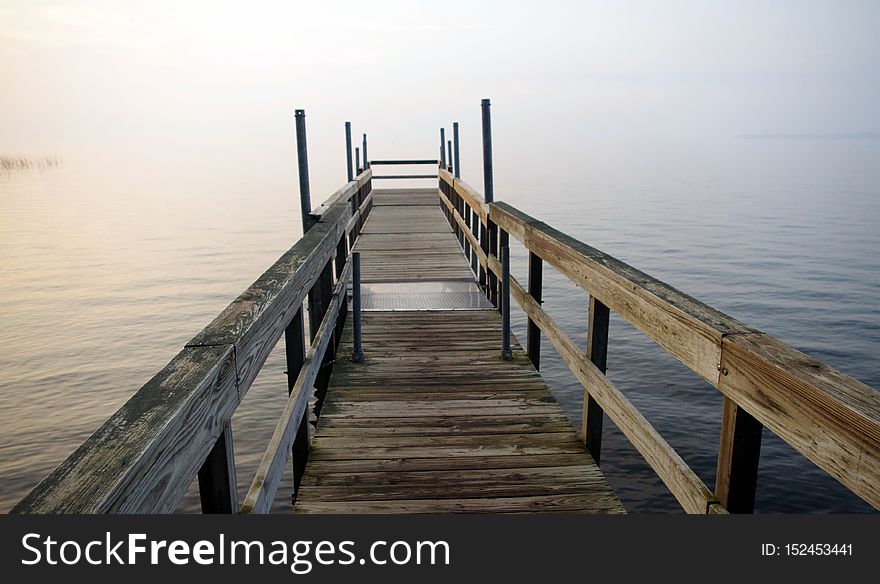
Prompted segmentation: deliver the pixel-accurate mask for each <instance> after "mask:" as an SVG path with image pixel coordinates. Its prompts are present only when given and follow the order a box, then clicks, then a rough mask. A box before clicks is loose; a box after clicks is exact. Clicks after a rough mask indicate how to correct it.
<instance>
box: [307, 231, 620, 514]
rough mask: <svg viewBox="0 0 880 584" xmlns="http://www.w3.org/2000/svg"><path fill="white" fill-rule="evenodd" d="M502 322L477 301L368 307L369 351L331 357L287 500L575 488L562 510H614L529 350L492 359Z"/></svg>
mask: <svg viewBox="0 0 880 584" xmlns="http://www.w3.org/2000/svg"><path fill="white" fill-rule="evenodd" d="M441 220H442V219H441ZM499 326H500V315H499V314H498V313H497V312H495V311H485V310H484V311H474V312H430V313H405V312H386V313H381V312H367V313H365V314H364V344H365V346H368V347H375V350H373V351H371V352H369V353H368V354H367V359H366V361H365V362H364V363H361V364H354V363H351V362H349V361H346V360H340V361H338V362H337V363H336V365H335V367H334V373H333V376H332V378H331V386H330V389H329V390H328V394H327V402H326V403H325V405H324V409H323V411H322V415H321V417H320V419H319V423H318V428H317V431H316V435H315V439H314V441H313V444H312V452H311V455H310V457H309V464H308V466H307V468H306V475H305V477H304V479H303V483H302V485H303V487H302V490H301V491H300V494H299V495H298V496H297V500H296V505H295V511H298V512H315V511H318V510H321V511H323V512H339V511H346V512H367V513H368V512H374V511H377V510H379V509H388V510H391V511H393V512H408V511H412V512H424V511H427V510H429V509H434V510H435V512H438V513H439V512H444V510H447V509H449V508H450V506H451V501H453V500H455V501H467V503H466V504H465V507H466V508H468V509H471V510H473V511H497V510H525V509H528V510H531V511H553V510H559V509H558V508H557V505H556V503H557V501H560V499H555V498H554V497H558V496H563V495H572V496H573V497H575V498H574V499H565V501H566V503H565V505H564V507H565V509H567V510H570V511H580V512H588V511H589V512H622V511H623V508H622V507H621V506H620V504H619V502H618V501H617V499H616V497H615V496H614V494H613V492H612V491H611V489H610V487H609V486H608V484H607V482H606V481H605V480H604V478H603V477H602V475H601V472H600V471H599V470H598V468H597V467H596V465H595V463H594V462H593V461H592V459H591V458H590V457H589V455H588V454H587V453H586V452H585V450H584V447H583V444H582V443H581V442H580V440H579V439H578V437H577V434H576V432H575V431H574V429H573V428H572V426H571V424H570V422H568V419H567V418H566V417H565V415H564V414H563V413H562V410H561V408H560V407H559V404H558V403H556V401H555V400H554V399H553V397H552V396H551V395H550V393H549V391H548V389H547V386H546V384H545V383H544V382H543V380H542V379H541V377H540V375H538V373H537V371H535V369H534V367H533V366H532V364H531V362H530V361H529V359H528V357H527V355H526V353H525V351H523V350H522V348H521V347H519V346H515V347H514V348H515V356H516V357H515V359H514V360H513V361H509V362H508V361H501V360H500V359H498V341H497V331H498V330H499ZM438 339H439V340H438ZM447 342H449V343H454V344H455V346H446V343H447ZM350 343H351V333H350V327H347V328H346V331H345V333H344V334H343V337H342V344H341V345H340V352H341V353H347V352H348V351H349V350H350V346H351V345H350ZM432 348H433V350H432ZM474 372H478V373H479V374H477V375H475V374H474ZM554 467H555V468H554ZM401 473H403V474H401ZM500 499H509V500H510V501H511V504H510V507H509V508H508V507H504V506H500V505H499V501H500ZM478 500H481V501H483V505H482V506H480V504H479V503H478ZM422 501H423V502H422ZM526 501H528V503H526Z"/></svg>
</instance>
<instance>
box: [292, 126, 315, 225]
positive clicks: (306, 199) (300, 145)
mask: <svg viewBox="0 0 880 584" xmlns="http://www.w3.org/2000/svg"><path fill="white" fill-rule="evenodd" d="M294 117H295V118H296V157H297V162H298V164H299V205H300V213H301V214H302V225H303V233H305V232H306V231H308V230H309V228H310V227H311V226H312V225H314V224H315V218H314V217H313V216H312V196H311V193H310V192H309V149H308V146H307V145H306V112H305V110H301V109H298V110H295V111H294Z"/></svg>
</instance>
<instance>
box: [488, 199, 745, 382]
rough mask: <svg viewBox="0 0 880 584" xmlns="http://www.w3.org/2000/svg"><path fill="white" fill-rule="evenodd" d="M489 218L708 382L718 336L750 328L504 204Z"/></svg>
mask: <svg viewBox="0 0 880 584" xmlns="http://www.w3.org/2000/svg"><path fill="white" fill-rule="evenodd" d="M490 215H491V218H492V220H493V221H494V222H495V223H497V224H498V226H499V227H500V228H502V229H505V230H506V231H508V232H509V233H510V235H512V236H513V237H516V238H517V239H519V240H520V241H521V242H522V243H523V244H524V245H525V246H526V247H527V248H528V249H529V250H530V251H532V252H533V253H535V254H537V255H538V256H540V257H541V258H542V259H543V260H544V261H546V262H548V263H549V264H550V265H552V266H553V267H555V268H556V269H557V270H559V271H560V272H561V273H562V274H564V275H565V276H567V277H568V278H569V279H571V280H572V281H573V282H574V283H575V284H577V285H579V286H581V287H582V288H584V289H585V290H586V291H587V292H588V293H589V294H590V295H592V296H594V297H596V298H597V299H598V300H600V301H601V302H602V303H603V304H604V305H606V306H608V307H609V308H610V309H611V310H613V311H615V312H617V313H618V314H619V315H620V316H622V317H623V318H624V319H625V320H627V321H628V322H629V323H630V324H632V325H633V326H634V327H636V328H637V329H638V330H640V331H641V332H642V333H644V334H645V335H646V336H648V337H649V338H650V339H651V340H653V341H654V342H656V343H657V344H659V345H660V346H661V347H663V348H664V349H665V350H666V351H667V352H668V353H669V354H670V355H672V356H673V357H675V358H676V359H678V360H679V361H681V362H682V363H683V364H684V365H686V366H687V367H689V368H690V369H691V370H692V371H694V372H695V373H697V374H698V375H699V376H700V377H702V378H703V379H705V380H707V381H709V382H710V383H712V384H713V385H717V384H718V376H719V371H718V365H719V364H720V363H721V339H722V338H723V337H724V336H725V335H730V334H735V333H744V332H754V331H755V330H756V329H754V328H752V327H749V326H748V325H746V324H744V323H742V322H740V321H738V320H736V319H734V318H732V317H730V316H728V315H726V314H724V313H722V312H720V311H719V310H716V309H714V308H712V307H711V306H708V305H706V304H704V303H702V302H700V301H699V300H697V299H695V298H693V297H691V296H688V295H687V294H684V293H683V292H680V291H679V290H676V289H675V288H673V287H672V286H669V285H668V284H665V283H664V282H661V281H660V280H657V279H656V278H653V277H651V276H649V275H647V274H645V273H644V272H641V271H639V270H637V269H635V268H633V267H632V266H630V265H628V264H626V263H624V262H621V261H620V260H617V259H615V258H613V257H611V256H609V255H608V254H606V253H604V252H602V251H600V250H598V249H596V248H593V247H591V246H589V245H587V244H585V243H583V242H580V241H578V240H576V239H574V238H573V237H570V236H568V235H566V234H564V233H562V232H560V231H558V230H556V229H553V228H552V227H550V226H548V225H546V224H545V223H543V222H540V221H537V220H536V219H534V218H533V217H530V216H528V215H526V214H525V213H522V212H521V211H519V210H517V209H515V208H514V207H512V206H510V205H507V204H505V203H492V204H491V205H490Z"/></svg>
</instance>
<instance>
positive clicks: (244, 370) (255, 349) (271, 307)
mask: <svg viewBox="0 0 880 584" xmlns="http://www.w3.org/2000/svg"><path fill="white" fill-rule="evenodd" d="M350 217H351V209H350V208H349V207H348V205H347V204H345V203H342V204H339V205H337V206H336V207H334V209H332V210H330V211H328V212H327V213H326V214H325V215H324V216H322V218H321V221H319V222H318V223H317V224H315V226H314V227H312V228H311V229H310V230H309V231H308V232H307V233H306V234H305V235H304V236H303V237H302V238H301V239H300V240H299V241H298V242H297V243H296V244H294V246H293V247H292V248H291V249H290V250H289V251H288V252H287V253H285V254H284V255H283V256H281V259H279V260H278V261H277V262H276V263H275V264H274V265H273V266H272V267H271V268H269V269H268V270H266V272H265V273H263V275H262V276H260V277H259V278H258V279H257V280H256V282H254V283H253V284H252V285H251V286H250V287H249V288H248V289H247V290H246V291H245V292H244V293H242V294H241V295H240V296H239V297H238V298H236V299H235V300H234V301H233V302H232V304H230V305H229V306H228V307H227V308H226V309H225V310H224V311H223V312H221V313H220V315H219V316H218V317H217V318H215V319H214V321H213V322H211V324H209V325H208V326H207V327H205V329H204V330H202V331H201V332H200V333H199V334H198V335H196V336H195V337H194V338H193V339H192V340H191V341H190V342H189V343H188V344H187V346H189V347H199V346H216V345H233V346H234V347H235V356H236V366H237V368H238V378H239V391H240V393H241V396H242V397H244V395H245V393H246V392H247V390H248V389H249V388H250V385H251V383H252V382H253V380H254V379H255V378H256V376H257V374H258V373H259V370H260V368H261V367H262V366H263V363H264V362H265V361H266V358H267V357H268V356H269V353H270V352H271V351H272V349H273V348H274V347H275V344H276V343H277V342H278V339H279V338H280V337H281V335H282V334H283V333H284V329H285V328H286V327H287V325H288V324H289V322H290V320H291V319H292V318H293V315H294V314H295V312H296V311H297V310H298V309H299V307H300V306H301V305H302V303H303V300H304V299H305V297H306V295H307V293H308V290H309V289H310V288H311V287H312V285H313V284H314V283H315V281H316V280H317V279H318V277H319V276H320V274H321V272H322V270H323V269H324V267H325V266H326V264H327V262H328V261H330V260H331V259H332V258H333V256H334V255H335V253H336V244H337V242H338V241H339V237H340V236H341V234H342V233H343V228H344V226H345V224H346V223H347V222H348V219H349V218H350Z"/></svg>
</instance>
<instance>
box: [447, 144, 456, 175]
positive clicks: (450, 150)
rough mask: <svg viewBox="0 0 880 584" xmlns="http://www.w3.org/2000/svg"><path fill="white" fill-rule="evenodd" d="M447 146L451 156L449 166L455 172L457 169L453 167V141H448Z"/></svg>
mask: <svg viewBox="0 0 880 584" xmlns="http://www.w3.org/2000/svg"><path fill="white" fill-rule="evenodd" d="M446 146H447V148H448V150H449V156H448V158H449V166H450V167H452V170H455V168H454V167H453V166H452V140H447V141H446Z"/></svg>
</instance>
